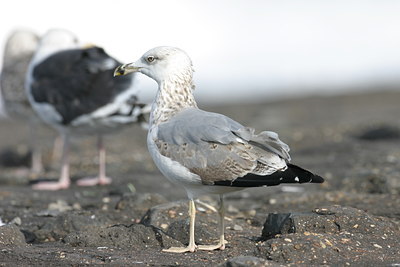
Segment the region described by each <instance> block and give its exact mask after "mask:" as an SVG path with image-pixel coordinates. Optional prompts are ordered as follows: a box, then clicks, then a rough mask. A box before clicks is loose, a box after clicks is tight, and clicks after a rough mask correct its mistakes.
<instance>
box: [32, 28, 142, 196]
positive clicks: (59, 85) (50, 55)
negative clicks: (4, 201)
mask: <svg viewBox="0 0 400 267" xmlns="http://www.w3.org/2000/svg"><path fill="white" fill-rule="evenodd" d="M120 64H121V63H120V62H119V61H117V60H116V59H114V58H113V57H111V56H109V55H108V54H107V53H106V52H105V51H104V49H103V48H101V47H97V46H91V47H87V48H82V46H81V45H80V44H79V41H78V39H77V37H76V36H75V35H74V34H72V33H71V32H69V31H67V30H63V29H52V30H50V31H48V32H47V33H46V34H45V35H44V36H43V37H42V38H41V39H40V42H39V46H38V49H37V50H36V52H35V54H34V56H33V58H32V60H31V62H30V64H29V68H28V72H27V79H26V84H25V87H26V92H27V95H28V99H29V102H30V103H31V105H32V107H33V109H34V110H35V112H36V113H37V114H38V115H39V117H40V118H41V119H42V120H43V121H44V122H46V123H47V124H49V125H51V126H53V127H54V128H56V129H57V130H58V131H59V133H60V135H61V136H62V137H63V144H64V145H63V152H62V159H61V160H62V167H61V174H60V178H59V180H58V181H57V182H40V183H37V184H35V185H34V186H33V188H34V189H39V190H59V189H66V188H68V187H69V186H70V183H71V182H70V174H69V139H70V135H71V134H75V135H97V138H98V150H99V174H98V176H97V177H91V178H85V179H81V180H79V181H78V182H77V184H78V185H82V186H92V185H97V184H100V185H106V184H109V183H111V179H110V178H109V177H107V176H106V171H105V148H104V144H103V134H105V133H109V132H113V131H115V130H116V129H120V128H121V127H123V126H125V125H130V124H132V123H141V122H143V121H144V120H143V118H144V117H143V116H144V114H145V113H146V112H149V111H150V110H149V108H147V107H146V105H143V104H140V103H138V100H137V93H138V90H137V87H136V86H134V77H133V76H132V77H121V78H122V79H115V78H113V71H114V69H115V68H116V67H117V66H118V65H120ZM146 109H148V111H146Z"/></svg>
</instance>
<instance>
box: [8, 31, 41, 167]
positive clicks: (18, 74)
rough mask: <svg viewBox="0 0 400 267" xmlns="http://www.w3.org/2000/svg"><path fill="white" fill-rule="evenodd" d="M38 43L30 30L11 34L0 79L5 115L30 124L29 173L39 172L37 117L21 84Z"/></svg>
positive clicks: (37, 38) (36, 37)
mask: <svg viewBox="0 0 400 267" xmlns="http://www.w3.org/2000/svg"><path fill="white" fill-rule="evenodd" d="M38 43H39V37H38V36H37V35H36V33H34V32H32V31H30V30H26V29H19V30H15V31H14V32H12V33H11V34H10V36H9V38H8V39H7V42H6V44H5V48H4V56H3V66H2V70H1V77H0V87H1V91H2V96H3V100H4V105H5V111H6V114H7V116H9V117H10V118H12V119H17V120H23V121H24V122H28V123H29V130H30V146H31V148H32V158H31V160H32V161H31V173H32V174H38V173H40V172H41V171H42V157H41V151H40V149H39V147H38V145H37V138H36V129H37V123H38V118H37V116H35V115H34V112H33V110H32V108H31V105H30V104H29V101H28V98H27V96H26V93H25V87H24V84H25V78H26V72H27V70H28V65H29V62H30V61H31V59H32V56H33V54H34V52H35V50H36V48H37V46H38Z"/></svg>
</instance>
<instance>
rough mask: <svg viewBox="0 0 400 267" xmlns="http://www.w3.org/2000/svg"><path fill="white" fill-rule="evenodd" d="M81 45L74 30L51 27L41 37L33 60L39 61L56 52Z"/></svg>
mask: <svg viewBox="0 0 400 267" xmlns="http://www.w3.org/2000/svg"><path fill="white" fill-rule="evenodd" d="M79 47H80V45H79V41H78V38H77V37H76V36H75V34H73V33H72V32H70V31H67V30H64V29H51V30H49V31H47V32H46V33H45V34H44V35H43V36H42V38H40V41H39V45H38V48H37V50H36V52H35V56H34V58H33V60H32V62H35V63H37V62H40V61H42V60H44V59H45V58H47V57H49V56H51V55H52V54H54V53H57V52H61V51H63V50H67V49H77V48H79Z"/></svg>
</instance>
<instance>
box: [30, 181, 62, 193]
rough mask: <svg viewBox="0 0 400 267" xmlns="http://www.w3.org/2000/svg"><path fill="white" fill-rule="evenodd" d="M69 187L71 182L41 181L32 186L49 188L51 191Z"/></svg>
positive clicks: (41, 188) (39, 188)
mask: <svg viewBox="0 0 400 267" xmlns="http://www.w3.org/2000/svg"><path fill="white" fill-rule="evenodd" d="M68 187H69V183H65V182H39V183H37V184H34V185H33V186H32V189H34V190H49V191H57V190H61V189H67V188H68Z"/></svg>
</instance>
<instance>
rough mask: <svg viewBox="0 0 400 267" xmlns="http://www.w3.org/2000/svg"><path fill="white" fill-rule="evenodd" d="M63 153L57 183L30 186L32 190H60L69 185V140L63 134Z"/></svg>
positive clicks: (41, 183)
mask: <svg viewBox="0 0 400 267" xmlns="http://www.w3.org/2000/svg"><path fill="white" fill-rule="evenodd" d="M63 139H64V140H63V141H64V145H63V153H62V166H61V175H60V179H59V180H58V182H40V183H37V184H35V185H33V186H32V188H33V189H36V190H52V191H55V190H60V189H66V188H68V187H69V185H70V184H71V181H70V177H69V139H68V136H67V135H66V134H65V135H63Z"/></svg>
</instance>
